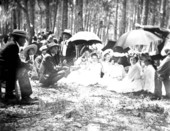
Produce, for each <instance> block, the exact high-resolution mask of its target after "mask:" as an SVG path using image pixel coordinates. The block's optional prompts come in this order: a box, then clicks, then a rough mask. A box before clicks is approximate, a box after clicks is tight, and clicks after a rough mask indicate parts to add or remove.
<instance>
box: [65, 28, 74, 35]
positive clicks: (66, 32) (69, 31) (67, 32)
mask: <svg viewBox="0 0 170 131" xmlns="http://www.w3.org/2000/svg"><path fill="white" fill-rule="evenodd" d="M63 34H67V35H70V36H72V35H71V30H69V29H65V30H64V31H63Z"/></svg>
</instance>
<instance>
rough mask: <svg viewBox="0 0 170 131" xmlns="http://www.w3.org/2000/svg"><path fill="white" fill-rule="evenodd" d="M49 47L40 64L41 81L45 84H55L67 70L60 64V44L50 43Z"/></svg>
mask: <svg viewBox="0 0 170 131" xmlns="http://www.w3.org/2000/svg"><path fill="white" fill-rule="evenodd" d="M47 46H48V49H47V54H46V55H45V57H44V58H43V61H42V63H41V66H40V79H39V81H40V83H42V84H43V85H44V86H50V85H53V84H55V83H56V82H57V81H58V80H60V79H61V78H62V77H64V76H65V74H66V70H65V68H63V67H62V66H59V62H60V57H59V52H58V51H59V45H58V44H56V43H54V42H53V43H50V44H49V45H47Z"/></svg>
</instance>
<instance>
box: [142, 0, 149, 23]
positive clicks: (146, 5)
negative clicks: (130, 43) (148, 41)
mask: <svg viewBox="0 0 170 131" xmlns="http://www.w3.org/2000/svg"><path fill="white" fill-rule="evenodd" d="M148 13H149V0H143V10H142V24H143V25H147V22H148Z"/></svg>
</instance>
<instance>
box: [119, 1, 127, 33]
mask: <svg viewBox="0 0 170 131" xmlns="http://www.w3.org/2000/svg"><path fill="white" fill-rule="evenodd" d="M122 12H123V14H122V20H121V23H122V24H121V26H120V33H119V36H121V35H122V34H123V33H125V29H126V0H123V11H122Z"/></svg>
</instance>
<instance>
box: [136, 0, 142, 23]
mask: <svg viewBox="0 0 170 131" xmlns="http://www.w3.org/2000/svg"><path fill="white" fill-rule="evenodd" d="M137 6H138V11H137V12H138V13H137V23H139V24H141V12H142V0H138V4H137Z"/></svg>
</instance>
